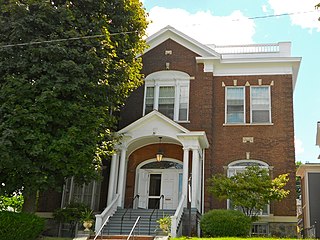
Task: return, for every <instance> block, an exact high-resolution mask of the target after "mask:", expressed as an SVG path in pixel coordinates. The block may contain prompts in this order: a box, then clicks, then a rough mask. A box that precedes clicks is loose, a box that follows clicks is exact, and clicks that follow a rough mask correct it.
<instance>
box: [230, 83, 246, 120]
mask: <svg viewBox="0 0 320 240" xmlns="http://www.w3.org/2000/svg"><path fill="white" fill-rule="evenodd" d="M226 106H227V107H226V123H231V124H237V123H245V88H244V87H226Z"/></svg>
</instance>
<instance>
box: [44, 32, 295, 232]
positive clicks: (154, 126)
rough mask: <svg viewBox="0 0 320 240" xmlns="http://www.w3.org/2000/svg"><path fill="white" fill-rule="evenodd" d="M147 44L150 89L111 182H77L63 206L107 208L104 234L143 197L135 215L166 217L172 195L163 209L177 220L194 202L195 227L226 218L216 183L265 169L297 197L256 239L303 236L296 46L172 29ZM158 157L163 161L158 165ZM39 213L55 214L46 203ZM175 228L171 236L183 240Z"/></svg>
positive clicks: (129, 106)
mask: <svg viewBox="0 0 320 240" xmlns="http://www.w3.org/2000/svg"><path fill="white" fill-rule="evenodd" d="M147 43H148V45H149V46H150V47H149V48H148V50H146V52H145V53H144V54H143V55H142V59H143V70H142V72H143V74H144V75H145V84H144V85H143V86H141V87H139V88H138V89H137V90H136V91H134V92H133V93H132V94H131V96H130V97H129V99H128V101H127V103H126V105H125V106H124V108H123V110H122V111H121V121H120V122H119V129H120V130H119V132H118V133H119V135H121V136H122V142H121V144H119V146H118V147H117V153H116V154H115V155H114V156H113V158H112V160H111V163H110V162H108V163H106V165H107V167H106V169H107V170H104V173H103V174H104V175H103V176H104V177H105V178H104V180H103V181H102V183H100V184H98V183H93V184H92V185H91V187H90V188H88V187H86V186H84V187H82V186H81V187H79V186H78V187H76V188H75V185H74V184H73V183H72V179H71V180H70V181H68V183H67V185H66V186H65V188H64V191H63V196H62V205H61V206H64V204H65V203H67V202H69V201H70V200H72V199H74V195H76V197H77V199H80V200H86V202H87V203H90V204H91V206H92V207H93V208H95V209H96V210H103V209H104V208H106V207H107V208H106V209H105V211H104V212H103V214H102V215H100V216H98V218H97V222H96V228H97V226H100V225H101V223H102V221H103V220H104V219H105V218H106V216H105V214H108V213H107V212H108V211H109V210H110V212H112V211H111V210H112V209H114V211H115V210H116V209H115V207H117V206H118V207H120V208H126V207H129V205H130V203H131V201H132V199H133V197H134V196H136V195H137V194H138V195H139V196H140V197H139V198H138V199H136V200H135V205H134V207H137V208H153V207H158V206H157V204H158V203H157V201H158V199H159V198H160V197H161V196H162V195H164V197H163V198H161V200H160V201H161V202H160V208H165V209H176V217H177V219H178V220H179V218H180V216H182V213H183V211H184V208H186V207H187V205H188V201H189V200H191V203H190V204H191V208H192V213H193V217H194V218H196V216H199V215H200V214H203V213H205V212H206V211H208V210H210V209H217V208H228V202H227V201H218V200H217V199H215V198H214V197H213V196H212V195H210V194H209V193H208V192H207V191H206V189H207V181H206V180H207V179H208V178H209V177H211V176H212V175H213V174H218V173H225V174H228V175H229V176H230V175H232V174H235V173H236V172H237V171H243V169H244V168H245V167H246V166H249V165H252V164H258V165H259V166H261V167H264V168H268V169H269V171H270V174H271V176H277V175H279V174H283V173H289V174H290V181H289V183H288V185H287V188H288V189H290V191H291V193H290V195H289V196H288V197H287V198H286V199H284V200H283V201H282V202H281V203H277V202H272V203H270V205H269V206H266V209H264V211H262V212H261V218H260V222H259V223H257V224H256V225H255V229H254V231H255V233H257V234H271V235H278V236H292V235H295V234H296V224H297V218H296V193H295V149H294V124H293V90H294V87H295V84H296V80H297V74H298V71H299V66H300V61H301V58H298V57H292V56H291V50H290V47H291V45H290V43H289V42H282V43H276V44H253V45H239V46H215V45H204V44H202V43H199V42H197V41H195V40H194V39H192V38H190V37H189V36H186V35H185V34H183V33H181V32H179V31H178V30H176V29H174V28H172V27H170V26H168V27H166V28H164V29H162V30H160V31H159V32H157V33H156V34H154V35H152V36H151V37H149V38H148V39H147ZM159 150H161V151H160V153H162V155H163V159H162V161H157V160H156V154H157V153H158V152H159ZM109 169H110V172H109ZM75 189H78V190H77V191H75ZM189 194H190V195H191V196H189ZM95 196H97V197H98V196H99V198H97V197H95ZM97 199H100V201H97ZM41 204H43V205H41ZM112 204H113V207H111V205H112ZM53 205H54V204H53ZM53 205H52V206H53ZM56 205H57V204H56ZM52 206H51V208H52ZM41 207H42V210H44V211H46V209H48V208H47V207H46V206H45V204H44V202H43V201H42V202H41V201H40V210H41ZM175 221H176V218H174V222H173V227H172V228H173V230H172V233H173V235H176V234H179V233H181V232H178V231H176V230H177V229H175V228H176V226H177V225H176V222H175ZM182 221H183V223H182V227H183V228H184V229H182V234H185V233H186V229H187V226H186V223H185V218H184V217H183V216H182ZM178 222H179V221H178ZM195 222H196V221H194V223H195ZM196 231H197V229H193V232H196Z"/></svg>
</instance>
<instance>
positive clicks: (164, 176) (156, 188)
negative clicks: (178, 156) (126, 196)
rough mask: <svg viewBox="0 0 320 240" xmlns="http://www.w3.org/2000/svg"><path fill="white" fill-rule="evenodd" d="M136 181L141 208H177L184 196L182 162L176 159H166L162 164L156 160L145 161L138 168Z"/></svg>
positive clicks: (136, 190) (136, 191)
mask: <svg viewBox="0 0 320 240" xmlns="http://www.w3.org/2000/svg"><path fill="white" fill-rule="evenodd" d="M136 179H137V181H136V186H135V193H136V194H138V195H139V200H138V207H139V208H145V209H148V208H149V209H154V208H160V209H176V208H177V206H178V204H179V200H180V198H181V195H182V182H183V165H182V162H181V161H178V160H175V159H165V160H163V161H161V162H157V161H156V160H155V159H151V160H148V161H144V162H143V163H141V164H140V165H139V166H138V167H137V170H136ZM136 194H135V195H136ZM161 196H162V197H161Z"/></svg>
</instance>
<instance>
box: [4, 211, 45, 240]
mask: <svg viewBox="0 0 320 240" xmlns="http://www.w3.org/2000/svg"><path fill="white" fill-rule="evenodd" d="M43 230H44V219H42V218H40V217H38V216H36V215H34V214H29V213H15V212H7V211H2V212H0V236H1V239H15V240H35V239H36V238H37V237H38V236H39V235H40V234H41V233H42V231H43Z"/></svg>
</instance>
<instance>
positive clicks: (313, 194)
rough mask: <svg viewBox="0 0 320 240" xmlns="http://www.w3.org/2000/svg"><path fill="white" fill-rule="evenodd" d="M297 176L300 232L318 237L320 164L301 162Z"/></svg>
mask: <svg viewBox="0 0 320 240" xmlns="http://www.w3.org/2000/svg"><path fill="white" fill-rule="evenodd" d="M297 176H299V177H300V178H301V193H302V194H301V195H302V204H301V205H302V217H301V219H302V222H301V224H299V227H300V230H301V234H302V235H303V236H304V237H306V238H320V204H319V203H320V193H319V185H320V164H315V163H308V164H302V165H301V166H300V167H299V168H298V170H297Z"/></svg>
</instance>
